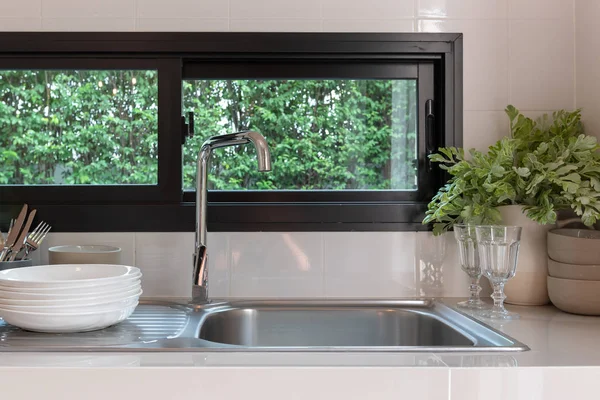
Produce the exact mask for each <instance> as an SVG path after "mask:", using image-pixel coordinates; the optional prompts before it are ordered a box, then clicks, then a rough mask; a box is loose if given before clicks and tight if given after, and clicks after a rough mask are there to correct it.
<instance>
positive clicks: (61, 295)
mask: <svg viewBox="0 0 600 400" xmlns="http://www.w3.org/2000/svg"><path fill="white" fill-rule="evenodd" d="M140 287H141V282H140V280H139V279H138V280H134V281H132V282H127V283H126V284H124V285H118V286H115V285H108V286H102V287H86V288H68V289H63V290H60V291H56V290H55V291H48V290H45V291H35V292H34V291H31V289H28V290H27V291H25V290H15V289H14V288H10V290H4V288H0V301H6V300H7V299H11V300H67V299H69V300H73V299H75V300H79V299H89V298H94V297H100V296H114V295H120V294H123V293H124V292H128V291H131V290H134V289H139V288H140Z"/></svg>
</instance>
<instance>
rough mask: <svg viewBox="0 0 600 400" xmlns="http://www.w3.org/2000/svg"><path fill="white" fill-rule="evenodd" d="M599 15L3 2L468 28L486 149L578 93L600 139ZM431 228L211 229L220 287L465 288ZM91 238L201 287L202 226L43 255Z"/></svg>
mask: <svg viewBox="0 0 600 400" xmlns="http://www.w3.org/2000/svg"><path fill="white" fill-rule="evenodd" d="M574 6H575V10H573V8H574ZM574 11H575V17H576V21H578V22H577V24H575V23H574ZM598 19H600V2H597V1H591V0H590V1H581V0H577V1H575V0H486V1H478V0H307V1H304V2H292V1H277V0H172V1H169V2H165V1H162V0H87V1H79V2H74V1H70V0H23V1H19V2H15V1H8V0H0V30H3V31H28V30H40V29H45V30H53V31H79V30H88V31H90V30H91V31H98V30H107V31H129V30H138V31H230V30H231V31H288V32H289V31H298V32H318V31H329V32H411V31H420V32H462V33H463V34H464V108H465V112H464V144H465V146H466V147H476V148H478V149H482V150H483V149H485V148H486V147H487V146H489V145H490V144H492V143H493V142H495V141H496V140H497V139H499V138H500V137H501V136H502V135H503V134H505V133H506V132H507V130H508V119H507V117H506V116H505V115H504V112H503V110H504V108H505V107H506V105H507V104H508V103H514V104H515V105H516V106H517V107H519V108H520V109H521V110H522V111H523V112H525V113H526V114H528V115H532V116H537V115H539V114H540V113H541V111H540V110H555V109H558V108H573V107H574V106H575V103H574V101H575V93H576V91H575V90H576V89H577V104H576V105H577V106H582V107H584V118H585V119H584V121H586V122H587V121H590V124H589V126H590V127H591V128H592V130H594V131H592V132H591V133H596V134H597V135H598V136H600V113H598V110H599V109H600V96H598V93H600V83H598V82H600V75H599V72H598V71H599V69H598V68H597V66H598V65H600V45H599V44H598V43H599V42H598V40H597V37H598V35H599V34H600V28H599V26H600V25H598V24H597V20H598ZM575 28H577V34H576V36H575V35H574V33H573V32H574V31H575ZM575 42H577V44H578V45H577V53H576V54H577V57H575ZM580 43H581V44H580ZM575 64H577V69H575ZM576 72H577V86H576V85H575V81H576V79H575V73H576ZM588 132H590V129H588ZM428 235H429V234H427V233H418V234H417V233H414V232H396V233H394V232H368V233H361V232H323V233H320V232H312V233H311V232H303V233H261V232H249V233H209V236H208V241H209V242H208V244H209V282H210V287H209V293H210V295H211V296H213V297H215V298H218V297H229V296H231V297H244V296H258V297H265V296H266V297H268V296H275V297H307V296H308V297H310V296H344V297H347V296H357V297H358V296H367V297H381V296H385V297H389V296H408V295H410V296H412V295H437V294H440V293H441V294H443V295H462V296H466V294H467V278H466V275H465V274H464V273H463V272H462V271H461V270H460V268H459V267H458V263H457V259H456V248H455V246H454V242H453V240H452V238H451V237H450V238H449V237H448V236H446V237H445V238H444V241H443V243H444V244H443V245H442V244H440V243H441V242H440V243H433V242H432V239H431V238H429V236H428ZM90 243H92V244H110V245H118V246H120V247H122V248H123V262H124V263H128V264H133V265H138V266H140V268H142V269H143V270H144V276H145V281H144V286H145V290H146V293H145V294H146V295H152V296H157V295H160V296H163V295H164V296H174V297H185V296H189V294H190V284H191V268H192V261H191V260H192V259H191V257H192V253H193V233H102V234H100V233H85V234H81V233H76V234H72V233H52V234H51V235H50V237H49V239H48V240H47V241H46V242H45V243H44V245H43V249H46V251H44V250H43V249H42V250H41V251H40V252H39V253H38V257H39V262H40V263H44V262H47V248H48V246H49V245H57V244H90ZM435 246H437V249H438V250H436V251H433V252H432V251H430V249H431V248H434V247H435ZM425 249H427V251H425ZM440 260H441V263H440Z"/></svg>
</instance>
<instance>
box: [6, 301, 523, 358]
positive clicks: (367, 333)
mask: <svg viewBox="0 0 600 400" xmlns="http://www.w3.org/2000/svg"><path fill="white" fill-rule="evenodd" d="M523 350H528V347H527V346H525V345H524V344H522V343H520V342H518V341H516V340H514V339H512V338H510V337H508V336H506V335H504V334H502V333H500V332H498V331H496V330H495V329H493V328H491V327H489V326H487V325H485V324H482V323H481V322H479V321H477V320H475V319H473V318H471V317H469V316H467V315H465V314H463V313H460V312H458V311H456V310H454V309H453V308H451V307H448V306H447V305H444V304H443V303H441V302H437V301H433V300H390V301H380V300H376V301H375V300H365V301H349V300H323V301H321V300H303V301H233V302H222V303H210V304H205V305H194V304H175V303H165V302H143V303H142V304H140V305H139V306H138V308H137V309H136V311H135V312H134V313H133V315H132V316H131V317H130V318H128V319H127V320H126V321H124V322H122V323H120V324H118V325H115V326H113V327H110V328H107V329H103V330H100V331H95V332H84V333H74V334H43V333H35V332H27V331H23V330H21V329H19V328H16V327H13V326H10V325H8V324H6V323H4V322H3V321H2V320H0V352H2V351H35V352H39V351H61V352H69V351H76V352H80V351H95V352H101V351H126V352H136V351H150V352H152V351H187V352H190V351H191V352H194V351H200V352H216V351H220V352H236V351H237V352H240V351H256V352H265V351H271V352H273V351H279V352H326V351H338V352H340V351H341V352H353V351H354V352H473V351H486V352H490V351H491V352H496V351H523Z"/></svg>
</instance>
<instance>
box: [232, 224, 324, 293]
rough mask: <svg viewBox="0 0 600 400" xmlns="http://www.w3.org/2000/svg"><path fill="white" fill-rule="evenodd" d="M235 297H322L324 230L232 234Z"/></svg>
mask: <svg viewBox="0 0 600 400" xmlns="http://www.w3.org/2000/svg"><path fill="white" fill-rule="evenodd" d="M229 257H230V258H229V262H230V264H229V265H230V268H231V287H230V295H231V296H232V297H264V296H268V297H322V296H323V294H324V292H323V251H322V240H321V234H320V233H312V232H308V233H307V232H291V233H288V232H264V233H260V232H251V233H231V234H230V235H229Z"/></svg>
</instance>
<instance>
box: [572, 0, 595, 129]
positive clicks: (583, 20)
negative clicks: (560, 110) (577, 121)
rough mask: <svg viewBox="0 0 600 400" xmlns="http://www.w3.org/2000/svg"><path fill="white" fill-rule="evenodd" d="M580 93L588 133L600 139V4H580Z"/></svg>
mask: <svg viewBox="0 0 600 400" xmlns="http://www.w3.org/2000/svg"><path fill="white" fill-rule="evenodd" d="M575 11H576V14H575V19H576V21H577V23H576V25H575V35H576V43H577V46H576V66H577V70H576V76H577V79H576V93H577V104H576V106H577V107H581V108H582V109H583V111H582V115H583V120H584V121H585V128H586V131H587V133H589V134H592V135H595V136H596V137H598V138H600V112H598V111H599V110H600V68H599V67H598V66H600V40H598V37H599V36H600V24H598V21H599V20H600V2H599V1H595V0H587V1H581V0H579V1H577V3H576V10H575Z"/></svg>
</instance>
